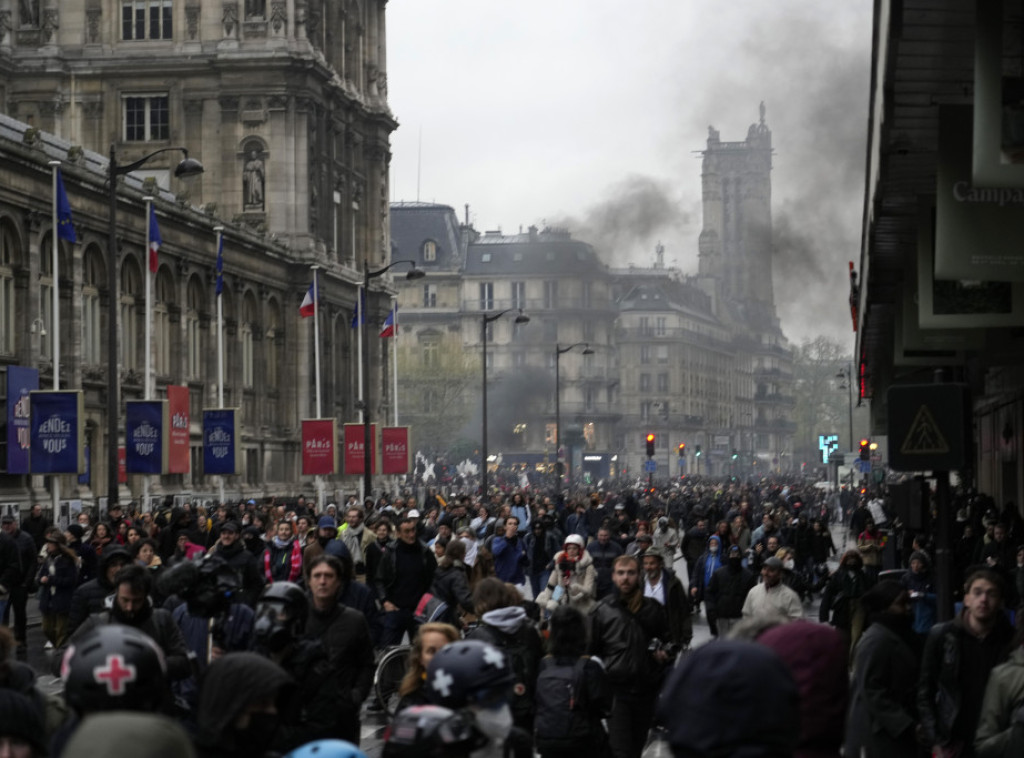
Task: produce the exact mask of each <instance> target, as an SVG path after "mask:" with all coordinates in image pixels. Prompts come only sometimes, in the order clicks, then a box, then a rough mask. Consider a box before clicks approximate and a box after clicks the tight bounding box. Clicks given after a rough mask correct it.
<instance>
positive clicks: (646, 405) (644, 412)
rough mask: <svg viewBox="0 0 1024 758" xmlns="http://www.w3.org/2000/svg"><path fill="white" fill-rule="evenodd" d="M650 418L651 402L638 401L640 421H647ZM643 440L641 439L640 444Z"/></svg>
mask: <svg viewBox="0 0 1024 758" xmlns="http://www.w3.org/2000/svg"><path fill="white" fill-rule="evenodd" d="M650 418H651V401H650V400H641V401H640V420H641V421H648V420H650ZM642 441H643V440H642V439H641V442H642Z"/></svg>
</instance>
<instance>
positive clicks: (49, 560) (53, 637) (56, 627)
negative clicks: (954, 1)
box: [36, 527, 78, 648]
mask: <svg viewBox="0 0 1024 758" xmlns="http://www.w3.org/2000/svg"><path fill="white" fill-rule="evenodd" d="M44 540H45V542H44V544H45V546H46V547H44V548H43V549H44V551H45V553H46V557H45V559H44V560H43V564H42V565H41V566H40V567H39V573H38V574H37V577H36V578H37V579H38V580H39V585H40V595H39V610H40V612H41V613H42V617H43V634H44V635H46V639H47V641H48V642H49V643H51V644H52V645H53V647H57V648H59V647H60V646H61V645H63V644H64V643H65V642H66V641H67V638H68V634H69V630H68V617H69V616H70V614H71V597H72V596H73V595H74V594H75V587H76V586H78V556H77V555H76V554H75V552H74V551H73V550H71V549H70V548H68V546H67V540H66V539H65V538H64V533H63V532H61V531H60V529H58V528H57V527H50V528H49V529H48V530H47V531H46V536H45V538H44Z"/></svg>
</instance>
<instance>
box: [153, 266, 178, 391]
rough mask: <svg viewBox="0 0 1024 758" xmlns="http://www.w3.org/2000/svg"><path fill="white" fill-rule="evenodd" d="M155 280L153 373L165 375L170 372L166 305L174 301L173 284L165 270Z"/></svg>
mask: <svg viewBox="0 0 1024 758" xmlns="http://www.w3.org/2000/svg"><path fill="white" fill-rule="evenodd" d="M161 274H162V275H158V276H157V280H156V300H155V301H154V302H153V347H154V351H153V373H154V374H155V375H156V376H167V375H169V374H170V373H171V314H170V311H169V309H168V306H169V305H170V304H171V303H173V302H174V284H173V282H172V281H171V277H170V276H169V275H168V274H167V273H166V271H164V272H161Z"/></svg>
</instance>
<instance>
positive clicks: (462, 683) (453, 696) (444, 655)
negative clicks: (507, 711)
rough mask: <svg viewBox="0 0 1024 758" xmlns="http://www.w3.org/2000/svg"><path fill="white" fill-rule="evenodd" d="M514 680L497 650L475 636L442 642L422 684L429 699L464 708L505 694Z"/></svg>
mask: <svg viewBox="0 0 1024 758" xmlns="http://www.w3.org/2000/svg"><path fill="white" fill-rule="evenodd" d="M514 682H515V676H514V675H513V673H512V668H511V666H510V665H509V661H508V658H507V657H506V656H505V654H504V653H503V652H501V650H499V649H498V648H496V647H495V646H494V645H489V644H488V643H486V642H481V641H479V640H459V641H457V642H453V643H451V644H450V645H445V646H444V647H443V648H442V649H441V650H439V651H438V652H437V654H435V655H434V657H433V658H432V659H431V661H430V665H429V666H428V667H427V681H426V685H425V687H426V692H427V697H428V698H429V699H430V700H431V702H433V703H436V704H438V705H444V706H447V707H449V708H464V707H465V706H467V705H470V704H474V703H479V704H487V703H491V702H497V701H499V700H502V699H504V698H507V697H508V696H509V695H510V694H511V692H512V685H513V683H514Z"/></svg>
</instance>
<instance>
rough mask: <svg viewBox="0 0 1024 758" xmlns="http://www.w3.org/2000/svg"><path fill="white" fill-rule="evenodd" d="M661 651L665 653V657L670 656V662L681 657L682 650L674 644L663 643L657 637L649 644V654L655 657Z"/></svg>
mask: <svg viewBox="0 0 1024 758" xmlns="http://www.w3.org/2000/svg"><path fill="white" fill-rule="evenodd" d="M659 650H661V651H662V652H664V653H665V655H667V656H668V658H669V660H672V659H674V658H675V657H676V656H677V655H679V651H680V650H681V648H680V646H679V645H677V644H676V643H674V642H662V641H661V640H659V639H658V638H657V637H655V638H654V639H652V640H651V641H650V642H649V643H648V645H647V652H648V653H650V654H651V655H654V654H655V653H657V652H658V651H659Z"/></svg>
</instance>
